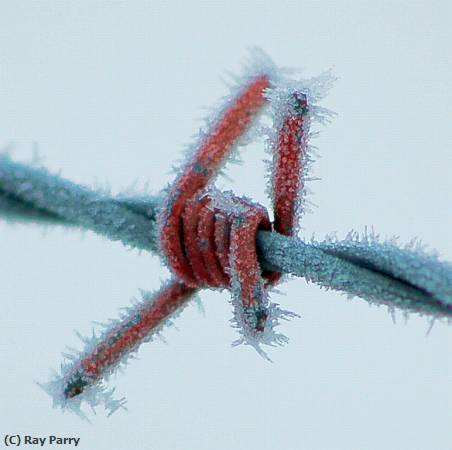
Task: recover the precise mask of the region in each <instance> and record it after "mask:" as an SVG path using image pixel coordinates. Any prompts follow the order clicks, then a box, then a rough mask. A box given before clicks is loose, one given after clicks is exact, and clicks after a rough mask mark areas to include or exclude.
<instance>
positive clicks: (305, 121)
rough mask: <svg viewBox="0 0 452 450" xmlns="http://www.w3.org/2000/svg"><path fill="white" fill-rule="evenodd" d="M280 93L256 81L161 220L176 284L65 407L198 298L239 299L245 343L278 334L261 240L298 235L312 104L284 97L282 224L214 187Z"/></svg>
mask: <svg viewBox="0 0 452 450" xmlns="http://www.w3.org/2000/svg"><path fill="white" fill-rule="evenodd" d="M273 88H275V86H273V85H272V80H271V76H270V74H267V73H261V74H259V75H256V76H254V77H252V78H250V79H248V82H247V83H246V85H245V86H244V87H243V88H242V89H241V91H240V92H239V93H238V95H236V97H235V98H234V99H233V100H232V101H230V102H229V104H228V105H227V107H226V108H225V110H224V111H223V113H222V114H221V116H220V118H219V120H218V121H217V122H216V123H215V124H214V125H213V127H212V128H211V131H210V133H208V135H207V136H206V137H205V138H204V139H203V140H202V142H201V144H200V145H199V146H198V148H197V149H196V150H195V152H194V153H193V155H192V157H191V159H190V160H189V161H188V163H187V164H186V165H185V167H184V169H183V171H182V172H181V173H180V174H179V175H178V176H177V178H176V181H175V182H174V184H173V185H172V186H171V187H170V189H169V190H168V192H167V195H166V197H165V200H164V202H163V208H162V211H161V213H160V220H159V222H160V240H161V250H162V253H163V254H164V255H165V256H166V260H167V264H168V265H169V268H170V270H171V271H172V273H173V279H172V280H171V281H170V283H168V284H167V285H166V286H165V287H164V288H162V289H161V290H160V291H159V292H158V293H157V294H156V295H155V296H154V298H153V299H152V302H150V303H149V304H148V305H147V306H145V307H141V308H139V309H138V310H137V311H136V312H135V314H134V315H132V316H131V317H128V318H127V319H126V320H124V321H123V322H121V323H120V324H119V326H117V327H114V328H113V329H111V330H110V331H109V332H108V333H106V334H105V335H104V336H103V338H102V340H101V341H100V342H99V343H97V344H96V346H95V348H94V349H93V350H92V351H91V352H89V353H88V354H85V356H84V357H83V358H82V359H81V360H80V362H79V364H78V365H77V366H75V367H74V369H73V371H72V374H71V375H70V376H69V377H68V379H67V382H66V387H65V390H64V394H65V397H66V398H72V397H76V396H78V395H79V394H80V393H82V392H83V391H84V389H85V387H86V386H87V385H92V384H94V383H96V382H97V381H98V380H100V379H101V378H102V377H103V376H105V374H106V373H109V371H111V369H112V367H114V366H115V365H117V364H118V363H119V362H120V360H121V359H122V358H123V357H124V355H126V354H129V353H130V352H131V351H132V350H134V349H136V348H137V347H138V345H139V344H140V343H141V342H143V340H145V338H146V336H148V335H149V334H150V333H151V332H153V331H155V329H156V328H158V327H159V325H161V324H162V323H163V322H164V321H165V320H166V319H167V318H168V317H169V316H170V315H171V314H172V313H173V312H174V311H175V310H177V309H178V308H179V307H180V306H181V305H183V304H184V303H185V302H186V301H187V300H188V299H189V298H190V297H192V296H193V294H195V293H196V291H197V290H199V289H203V288H220V289H229V290H230V291H231V292H232V295H233V299H235V300H236V301H235V307H236V311H235V312H236V316H237V318H236V324H237V326H238V327H239V328H240V327H241V328H242V330H241V334H242V336H245V337H247V338H246V339H245V340H247V339H248V340H251V341H253V342H255V343H259V342H260V341H261V338H262V336H264V334H265V333H266V331H267V328H270V327H271V326H272V325H271V324H269V323H268V322H269V321H268V319H269V315H270V313H269V310H270V308H271V306H270V305H269V302H268V291H269V289H271V287H272V286H274V285H275V284H276V283H277V282H278V281H279V280H280V277H281V274H280V273H277V272H269V271H263V270H262V269H261V267H260V264H259V258H258V254H257V248H256V237H257V233H258V231H259V230H265V231H273V230H275V231H277V232H279V233H281V234H284V235H286V236H291V235H293V234H294V232H295V228H296V227H295V224H296V222H297V206H298V203H299V195H300V191H301V189H302V187H303V186H302V183H303V178H302V169H303V167H302V165H303V160H304V157H305V153H306V151H307V136H308V129H309V105H308V100H307V96H306V94H305V93H303V92H299V91H298V90H296V89H293V90H289V91H288V92H286V93H285V95H286V96H287V97H286V103H285V108H284V112H283V114H282V116H281V117H280V120H279V122H280V124H279V129H278V131H277V133H278V134H277V138H276V139H275V142H273V147H274V148H273V152H274V158H273V163H274V166H275V167H274V170H273V175H272V178H273V179H272V185H273V207H274V222H273V223H272V222H271V220H270V217H269V214H268V212H267V211H266V209H265V208H264V207H263V206H261V205H258V204H256V203H254V202H252V201H251V200H249V199H246V198H241V197H237V196H235V195H233V194H232V193H231V192H224V193H223V192H219V191H217V190H216V189H214V188H212V187H210V185H211V183H212V181H213V180H214V179H215V177H216V176H217V174H218V172H219V171H220V169H221V168H222V166H223V165H224V164H225V163H226V162H227V161H228V159H229V157H230V155H231V152H232V151H233V150H234V149H235V147H236V145H237V144H238V142H239V140H240V139H241V138H242V137H243V136H244V134H245V133H246V132H247V131H248V130H249V128H250V127H251V126H252V124H253V122H254V121H255V119H256V117H257V116H258V115H259V114H260V113H261V111H262V110H263V108H265V106H266V105H267V104H268V93H269V92H270V91H271V90H272V89H273ZM253 345H254V344H253ZM254 346H255V347H257V346H256V345H254ZM258 351H260V350H259V349H258ZM261 353H263V352H261Z"/></svg>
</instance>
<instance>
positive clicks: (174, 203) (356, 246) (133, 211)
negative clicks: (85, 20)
mask: <svg viewBox="0 0 452 450" xmlns="http://www.w3.org/2000/svg"><path fill="white" fill-rule="evenodd" d="M250 66H251V67H252V70H251V69H250V70H248V71H247V75H246V76H245V77H244V78H242V79H241V80H239V82H238V86H237V87H236V88H235V89H234V95H233V96H232V97H231V98H229V99H228V100H227V101H226V103H225V105H224V106H223V107H222V108H221V109H220V111H219V113H218V114H217V116H216V118H213V119H209V121H208V127H207V130H206V131H204V132H202V133H201V137H200V140H199V142H198V143H197V144H196V145H195V146H194V147H193V148H192V149H191V153H190V155H189V157H188V160H187V162H186V163H185V164H184V165H183V166H182V167H181V169H180V170H179V171H178V173H177V177H176V180H175V182H174V183H173V184H172V185H171V186H169V187H168V188H167V189H166V190H164V191H163V193H162V195H161V196H160V197H155V198H153V197H135V198H133V197H132V198H128V197H118V198H110V197H108V196H107V195H104V194H101V193H98V192H93V191H90V190H89V189H87V188H84V187H81V186H78V185H76V184H74V183H71V182H69V181H67V180H62V179H61V178H59V177H57V176H53V175H50V174H49V173H48V172H47V171H45V170H43V169H37V168H33V167H29V166H27V165H24V164H20V163H15V162H13V161H11V160H10V159H9V157H7V156H1V155H0V212H1V213H3V215H4V216H5V217H6V218H7V219H9V220H12V221H15V220H26V221H29V220H34V221H38V222H41V223H46V224H49V223H58V224H63V225H75V226H79V227H83V228H89V229H92V230H94V231H96V232H97V233H100V234H102V235H105V236H107V237H109V238H111V239H114V240H121V241H122V242H123V243H124V244H126V245H128V246H131V247H135V248H139V249H145V250H151V251H156V252H159V253H160V255H161V256H162V257H163V258H164V259H165V261H166V264H167V265H168V267H169V268H170V270H171V271H172V273H173V278H172V279H171V280H170V281H168V282H167V283H166V284H165V285H164V286H163V287H162V288H161V289H160V290H159V291H158V292H157V293H155V294H153V295H145V296H144V298H143V300H142V302H140V303H138V304H136V305H135V306H133V307H132V308H129V309H128V310H127V312H126V313H125V314H124V315H123V316H122V317H121V318H120V320H118V321H113V323H110V324H108V325H107V326H105V327H104V328H105V329H104V331H103V332H102V333H101V334H100V335H99V336H95V335H94V334H93V337H92V338H90V339H83V341H84V343H85V349H84V350H83V351H81V352H75V353H74V354H71V355H66V357H67V360H68V361H67V362H66V363H65V364H63V365H62V368H61V372H60V373H59V374H56V375H55V376H54V379H53V380H52V381H51V382H49V383H46V384H43V385H42V387H43V388H44V389H45V390H46V391H48V392H49V393H50V394H51V395H52V396H53V399H54V404H55V405H56V406H60V407H62V408H64V409H69V410H71V411H74V412H76V413H78V414H79V415H81V416H82V417H84V418H86V415H85V413H84V412H83V411H82V409H81V404H82V402H83V401H85V402H87V403H88V404H89V405H91V406H92V407H93V408H94V407H96V406H98V405H100V404H103V405H104V407H105V408H106V409H108V410H109V411H110V413H112V412H113V411H115V410H116V409H118V408H121V407H124V399H120V400H114V399H113V397H112V394H113V390H108V389H107V388H105V387H104V384H103V382H104V380H106V379H108V378H109V376H110V375H111V374H112V373H113V372H114V370H115V369H117V368H118V366H120V365H121V364H125V362H126V361H127V359H128V358H129V357H131V356H132V355H133V353H134V352H135V351H137V350H138V348H139V346H140V345H141V344H142V343H143V342H147V341H149V340H151V339H152V338H153V337H154V336H156V335H158V334H159V333H160V331H161V329H162V328H163V327H164V326H165V325H168V324H170V323H171V319H172V318H174V317H175V316H176V315H177V314H178V313H179V312H180V311H181V310H182V309H183V308H184V306H185V305H187V303H188V301H189V300H190V299H191V298H193V297H194V296H196V293H197V292H198V291H199V290H200V289H204V288H214V289H228V290H230V291H231V294H232V305H233V310H234V317H233V319H232V320H231V321H232V323H233V326H234V327H235V328H237V330H238V332H239V335H240V338H239V339H238V340H237V341H236V342H235V344H237V343H245V344H248V345H251V346H253V347H254V348H255V349H256V350H257V351H258V352H259V353H260V354H261V355H262V356H264V357H267V356H266V354H265V352H264V351H263V350H262V348H261V344H267V345H275V344H279V345H281V344H284V343H285V342H287V338H286V337H285V336H283V335H282V334H280V333H277V332H275V331H274V328H275V326H276V325H278V322H279V319H281V318H290V317H294V316H296V314H294V313H291V312H288V311H285V310H282V309H281V308H280V307H279V306H278V305H277V304H275V303H272V302H271V301H270V299H269V292H270V291H271V289H272V288H273V287H274V286H275V285H276V284H277V283H278V282H279V281H280V280H281V275H282V273H292V274H295V275H299V276H303V277H305V279H306V280H308V281H313V282H316V283H318V284H320V285H321V286H325V287H327V288H333V289H337V290H341V291H344V292H347V293H349V294H351V295H357V296H360V297H362V298H364V299H366V300H367V301H369V302H372V303H373V302H376V303H383V304H387V305H388V306H389V307H390V308H393V307H399V308H401V309H403V310H404V311H413V312H418V313H421V314H428V315H430V316H431V317H433V318H436V317H446V318H450V317H452V269H451V266H450V265H449V264H447V263H444V262H441V261H439V260H438V258H436V257H435V256H433V255H427V254H426V253H425V252H422V251H421V250H420V249H419V248H415V249H413V248H405V249H402V248H400V247H398V246H397V245H396V244H395V243H394V242H380V241H379V240H378V237H377V236H374V235H372V234H371V235H368V234H366V235H365V236H364V238H362V239H360V238H359V237H358V236H357V235H355V234H352V235H350V236H349V237H348V238H347V239H346V240H344V241H337V240H334V239H329V240H327V241H325V242H316V241H313V242H311V243H310V244H309V243H305V242H303V241H301V240H299V239H296V237H295V236H296V234H297V230H298V220H299V217H300V215H301V213H302V212H303V210H304V209H305V204H304V193H305V181H306V179H307V177H306V173H307V169H308V166H309V164H310V162H311V157H310V151H309V150H310V147H309V145H308V140H309V137H310V131H309V128H310V125H311V123H312V122H313V121H315V120H317V121H320V122H322V121H325V120H326V119H328V118H329V117H330V116H331V112H329V111H328V110H326V109H324V108H321V107H320V106H318V104H317V102H318V100H319V99H321V98H322V96H323V95H324V93H325V90H326V89H327V88H328V87H329V85H330V84H331V81H332V77H331V76H330V75H329V74H328V73H327V74H324V75H323V76H321V77H319V78H317V79H311V80H304V81H302V82H295V81H293V80H289V79H287V78H286V77H285V76H283V71H279V70H277V68H276V67H275V65H274V64H273V63H272V62H271V61H270V60H269V58H268V57H266V56H265V55H264V54H263V53H259V52H258V53H256V55H255V57H254V59H253V61H252V63H251V64H250ZM265 113H268V114H269V116H270V117H271V119H272V121H273V127H272V129H271V130H270V131H269V133H268V136H267V143H268V149H269V151H270V153H271V157H272V162H271V164H270V166H271V167H270V169H271V170H270V174H269V179H270V187H271V189H270V197H271V200H272V204H273V209H274V221H273V222H271V221H270V218H269V215H268V213H267V211H266V210H265V208H264V207H262V206H261V205H258V204H256V203H254V202H253V201H252V200H250V199H247V198H241V197H236V196H235V195H234V194H233V193H232V192H219V191H218V190H217V189H216V188H215V187H214V186H213V182H214V180H215V177H216V176H217V175H218V173H219V172H220V170H221V169H222V167H223V166H224V164H225V163H226V162H227V161H229V160H231V158H234V152H235V151H236V148H237V146H239V145H243V144H244V142H246V139H245V137H246V136H247V137H249V136H250V130H252V129H253V128H257V126H256V122H257V121H258V120H259V118H260V117H261V116H262V115H263V114H265ZM260 129H261V130H262V128H260ZM162 197H163V200H162Z"/></svg>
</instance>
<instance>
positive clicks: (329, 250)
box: [0, 155, 452, 320]
mask: <svg viewBox="0 0 452 450" xmlns="http://www.w3.org/2000/svg"><path fill="white" fill-rule="evenodd" d="M159 202H160V200H159V198H158V197H121V196H119V197H111V196H108V195H106V194H103V193H101V192H96V191H94V190H91V189H88V188H86V187H83V186H80V185H78V184H76V183H73V182H70V181H68V180H66V179H63V178H61V177H59V176H57V175H53V174H51V173H49V172H48V171H47V170H45V169H43V168H37V167H33V166H30V165H26V164H23V163H19V162H15V161H13V160H12V159H11V158H10V157H9V156H7V155H0V216H2V217H4V218H5V219H7V220H9V221H25V222H28V221H34V222H38V223H45V224H60V225H65V226H75V227H80V228H84V229H89V230H92V231H94V232H95V233H98V234H100V235H102V236H105V237H107V238H109V239H111V240H115V241H117V240H119V241H121V242H122V243H123V244H124V245H126V246H128V247H133V248H137V249H141V250H147V251H151V252H154V253H158V235H157V224H156V216H157V210H158V205H159ZM257 247H258V251H259V257H260V261H261V264H262V267H264V268H266V269H270V270H276V271H279V272H283V273H288V274H293V275H296V276H300V277H304V278H305V279H306V280H307V281H310V282H314V283H316V284H319V285H320V286H322V287H325V288H329V289H334V290H338V291H342V292H345V293H348V294H349V295H352V296H358V297H361V298H363V299H364V300H367V301H368V302H371V303H379V304H385V305H387V306H388V307H389V308H400V309H402V310H405V311H408V312H417V313H420V314H425V315H429V316H431V317H433V318H446V319H449V320H450V319H451V318H452V265H451V264H450V263H447V262H444V261H440V260H439V259H438V257H437V256H435V255H433V254H428V253H426V252H424V251H423V250H422V249H421V248H416V247H405V248H402V247H400V246H399V245H397V243H395V242H392V241H386V242H380V241H379V240H378V238H377V237H375V236H373V235H364V236H363V237H362V238H359V236H357V235H350V236H349V237H348V238H347V239H344V240H342V241H338V240H327V241H324V242H314V241H313V242H311V243H307V242H304V241H303V240H301V239H296V238H288V237H285V236H282V235H279V234H278V233H274V232H273V233H269V232H263V231H261V232H259V234H258V239H257Z"/></svg>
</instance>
